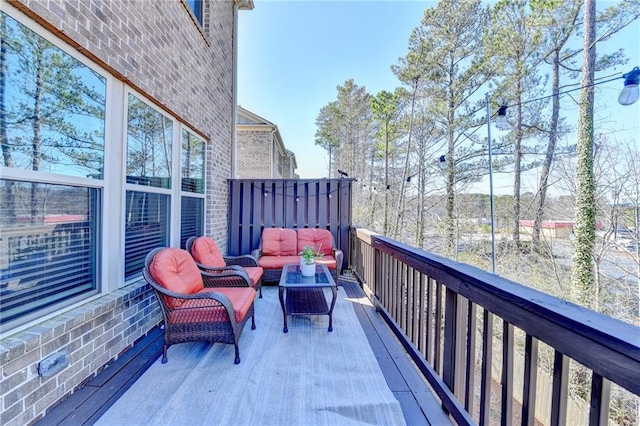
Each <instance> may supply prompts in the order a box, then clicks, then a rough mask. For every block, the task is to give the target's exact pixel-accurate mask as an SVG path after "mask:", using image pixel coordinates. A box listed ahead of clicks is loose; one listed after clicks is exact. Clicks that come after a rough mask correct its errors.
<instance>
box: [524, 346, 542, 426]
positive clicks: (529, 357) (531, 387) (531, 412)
mask: <svg viewBox="0 0 640 426" xmlns="http://www.w3.org/2000/svg"><path fill="white" fill-rule="evenodd" d="M537 380H538V339H536V338H535V337H533V336H531V335H529V334H527V337H526V342H525V346H524V385H523V389H522V424H523V425H526V426H534V424H535V421H536V386H537Z"/></svg>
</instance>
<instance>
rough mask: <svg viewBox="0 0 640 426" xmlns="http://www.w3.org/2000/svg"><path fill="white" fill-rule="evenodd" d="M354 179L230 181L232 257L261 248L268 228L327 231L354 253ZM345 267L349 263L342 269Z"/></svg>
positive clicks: (340, 246) (230, 246) (346, 253)
mask: <svg viewBox="0 0 640 426" xmlns="http://www.w3.org/2000/svg"><path fill="white" fill-rule="evenodd" d="M352 182H353V179H309V180H306V179H230V180H229V246H228V254H229V255H231V256H237V255H240V254H248V253H250V252H251V250H253V249H256V248H258V245H259V244H260V236H261V235H262V230H263V229H264V228H294V229H297V228H322V229H328V230H329V231H331V233H332V234H333V237H334V238H335V240H336V245H337V247H338V248H340V249H342V251H343V252H344V253H345V263H346V262H347V258H348V253H349V251H348V249H349V227H350V226H351V185H352ZM342 266H343V268H346V265H342Z"/></svg>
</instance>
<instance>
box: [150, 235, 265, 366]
mask: <svg viewBox="0 0 640 426" xmlns="http://www.w3.org/2000/svg"><path fill="white" fill-rule="evenodd" d="M143 275H144V278H145V279H146V280H147V282H148V283H149V284H150V285H151V287H152V288H153V290H154V291H155V295H156V297H157V299H158V303H159V304H160V307H161V308H162V316H163V318H164V348H163V355H162V363H163V364H164V363H166V362H167V349H168V348H169V346H171V345H173V344H175V343H185V342H194V341H206V342H212V343H213V342H220V343H228V344H233V345H234V346H235V360H234V362H235V363H236V364H239V363H240V352H239V349H238V341H239V340H240V335H241V334H242V330H243V328H244V325H245V323H246V321H247V319H249V317H251V329H252V330H255V328H256V324H255V318H254V315H253V302H254V300H255V297H256V292H255V291H254V290H253V289H252V288H251V287H250V285H249V284H248V281H245V286H244V287H229V286H227V285H226V284H227V283H228V282H227V281H228V279H227V278H228V277H227V275H225V273H224V272H222V273H219V274H209V273H207V272H204V271H201V270H199V269H198V267H197V266H196V263H195V261H194V260H193V258H192V257H191V255H190V254H189V253H188V252H187V251H186V250H181V249H178V248H168V247H165V248H158V249H155V250H153V251H151V252H150V253H149V254H148V255H147V258H146V259H145V267H144V270H143ZM219 284H222V286H219Z"/></svg>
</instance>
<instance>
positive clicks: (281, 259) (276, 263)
mask: <svg viewBox="0 0 640 426" xmlns="http://www.w3.org/2000/svg"><path fill="white" fill-rule="evenodd" d="M287 263H300V256H260V259H258V264H259V265H260V266H261V267H262V268H263V269H282V267H283V266H284V265H286V264H287Z"/></svg>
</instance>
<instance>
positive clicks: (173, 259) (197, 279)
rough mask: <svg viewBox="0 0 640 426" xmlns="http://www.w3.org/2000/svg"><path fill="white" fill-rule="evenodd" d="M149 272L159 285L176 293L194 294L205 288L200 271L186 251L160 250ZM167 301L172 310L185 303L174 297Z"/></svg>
mask: <svg viewBox="0 0 640 426" xmlns="http://www.w3.org/2000/svg"><path fill="white" fill-rule="evenodd" d="M149 272H150V273H151V276H152V277H153V279H154V280H156V282H158V284H160V285H161V286H163V287H164V288H166V289H167V290H169V291H172V292H174V293H182V294H194V293H197V292H198V291H200V290H202V289H203V288H204V286H203V284H202V275H201V274H200V270H199V269H198V266H197V265H196V263H195V262H194V261H193V258H192V257H191V255H190V254H189V252H187V251H186V250H182V249H178V248H172V247H170V248H165V249H162V250H160V251H159V252H158V253H157V254H156V255H155V256H154V257H153V260H152V261H151V264H150V265H149ZM165 301H166V302H167V305H169V306H170V307H171V308H177V307H179V306H181V305H182V303H183V301H182V300H180V299H175V298H173V297H165Z"/></svg>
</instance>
